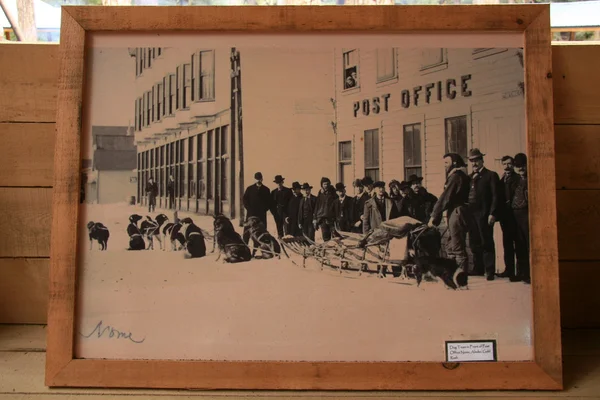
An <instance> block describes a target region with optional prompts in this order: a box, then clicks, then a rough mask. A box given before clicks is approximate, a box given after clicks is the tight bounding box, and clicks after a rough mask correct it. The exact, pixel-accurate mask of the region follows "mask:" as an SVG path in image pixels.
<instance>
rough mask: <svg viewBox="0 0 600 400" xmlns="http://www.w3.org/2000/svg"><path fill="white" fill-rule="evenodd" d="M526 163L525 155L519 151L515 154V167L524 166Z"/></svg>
mask: <svg viewBox="0 0 600 400" xmlns="http://www.w3.org/2000/svg"><path fill="white" fill-rule="evenodd" d="M526 165H527V156H526V155H525V154H523V153H519V154H517V155H515V161H514V166H515V167H524V166H526Z"/></svg>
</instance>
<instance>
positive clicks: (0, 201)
mask: <svg viewBox="0 0 600 400" xmlns="http://www.w3.org/2000/svg"><path fill="white" fill-rule="evenodd" d="M51 202H52V189H47V188H0V209H1V210H3V212H2V218H0V257H48V255H49V254H50V222H51V220H52V218H51Z"/></svg>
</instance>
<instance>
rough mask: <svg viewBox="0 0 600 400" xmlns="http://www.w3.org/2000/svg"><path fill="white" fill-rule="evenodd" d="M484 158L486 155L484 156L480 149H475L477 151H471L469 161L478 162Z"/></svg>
mask: <svg viewBox="0 0 600 400" xmlns="http://www.w3.org/2000/svg"><path fill="white" fill-rule="evenodd" d="M483 156H485V154H483V153H482V152H481V151H480V150H479V149H477V148H475V149H471V150H470V151H469V161H473V160H476V159H478V158H483Z"/></svg>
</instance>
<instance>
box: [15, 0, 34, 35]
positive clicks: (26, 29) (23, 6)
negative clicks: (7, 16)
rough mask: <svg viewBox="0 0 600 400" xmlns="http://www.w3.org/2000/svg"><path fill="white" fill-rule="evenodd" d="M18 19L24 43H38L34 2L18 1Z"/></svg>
mask: <svg viewBox="0 0 600 400" xmlns="http://www.w3.org/2000/svg"><path fill="white" fill-rule="evenodd" d="M17 17H18V21H19V27H20V28H21V32H22V33H23V37H22V39H21V40H22V41H24V42H37V29H36V27H35V10H34V8H33V0H17Z"/></svg>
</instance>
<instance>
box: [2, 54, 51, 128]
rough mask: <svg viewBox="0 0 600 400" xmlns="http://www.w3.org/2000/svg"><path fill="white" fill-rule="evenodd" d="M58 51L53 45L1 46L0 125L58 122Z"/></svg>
mask: <svg viewBox="0 0 600 400" xmlns="http://www.w3.org/2000/svg"><path fill="white" fill-rule="evenodd" d="M56 50H57V46H56V45H53V44H28V45H25V46H24V45H21V44H16V43H10V42H6V43H1V44H0V65H2V74H1V76H2V77H1V78H0V93H2V96H0V122H54V121H55V120H56V98H57V96H56V95H57V90H56V89H57V85H56V84H57V78H58V52H57V51H56ZM7 94H10V95H7Z"/></svg>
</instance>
